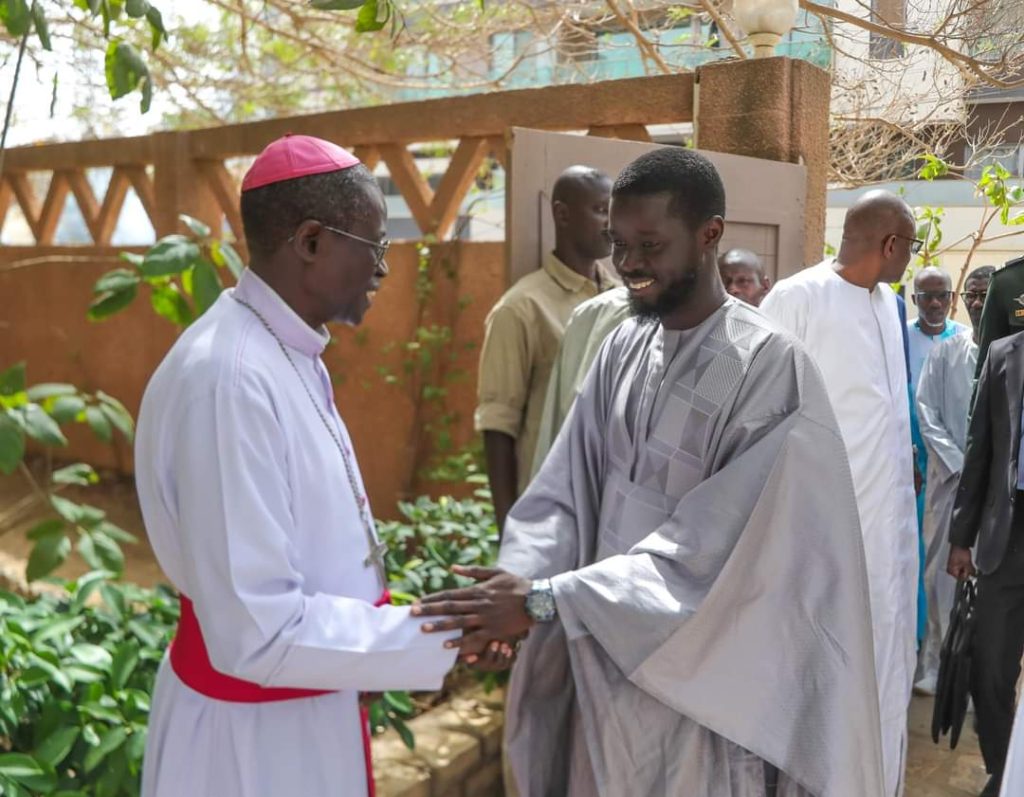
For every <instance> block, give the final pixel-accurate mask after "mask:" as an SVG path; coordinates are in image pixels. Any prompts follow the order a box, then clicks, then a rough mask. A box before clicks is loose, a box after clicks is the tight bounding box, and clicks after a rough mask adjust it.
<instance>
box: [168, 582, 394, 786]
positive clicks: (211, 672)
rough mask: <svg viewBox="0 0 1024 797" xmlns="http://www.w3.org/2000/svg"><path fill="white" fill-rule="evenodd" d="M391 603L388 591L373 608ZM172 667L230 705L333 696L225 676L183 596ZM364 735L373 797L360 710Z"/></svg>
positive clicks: (369, 779) (365, 717) (365, 719)
mask: <svg viewBox="0 0 1024 797" xmlns="http://www.w3.org/2000/svg"><path fill="white" fill-rule="evenodd" d="M388 603H391V594H390V593H389V592H387V591H386V590H385V592H384V594H383V595H381V597H380V599H379V600H378V601H377V602H376V603H375V604H374V606H384V605H385V604H388ZM170 650H171V667H172V668H173V669H174V672H175V674H176V675H177V676H178V678H180V679H181V681H182V683H184V684H185V685H186V686H188V687H189V688H190V689H192V690H194V691H196V692H199V694H201V695H206V697H209V698H213V699H214V700H224V701H226V702H228V703H274V702H277V701H279V700H299V699H301V698H304V697H317V696H319V695H327V694H330V693H331V692H332V691H333V690H330V689H287V688H282V687H266V686H260V685H259V684H254V683H252V682H251V681H243V680H242V679H241V678H234V677H232V676H230V675H225V674H224V673H222V672H218V671H217V670H215V669H214V668H213V664H211V663H210V655H209V653H208V652H207V650H206V642H205V640H204V639H203V632H202V629H200V627H199V620H198V619H197V618H196V612H195V608H194V607H193V605H192V601H190V600H189V599H188V598H186V597H185V596H184V595H182V596H181V618H180V619H179V620H178V630H177V633H176V634H175V635H174V639H173V640H172V642H171V648H170ZM360 716H361V722H360V726H361V727H362V732H363V753H364V755H365V757H366V783H367V787H368V789H369V797H374V782H373V759H372V757H371V755H370V720H369V712H368V711H367V710H366V709H365V708H361V709H360Z"/></svg>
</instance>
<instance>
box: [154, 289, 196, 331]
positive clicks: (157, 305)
mask: <svg viewBox="0 0 1024 797" xmlns="http://www.w3.org/2000/svg"><path fill="white" fill-rule="evenodd" d="M149 298H150V301H151V302H152V304H153V310H154V311H155V312H156V314H157V315H159V316H161V317H162V318H166V319H167V320H168V321H170V322H171V323H172V324H175V325H176V326H179V327H187V326H188V325H189V324H191V323H192V318H193V317H192V308H191V307H189V306H188V301H187V300H186V299H185V297H184V296H182V295H181V292H180V291H179V290H178V287H177V286H176V285H168V286H165V287H161V288H154V289H153V293H152V294H151V296H150V297H149Z"/></svg>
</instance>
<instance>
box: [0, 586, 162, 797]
mask: <svg viewBox="0 0 1024 797" xmlns="http://www.w3.org/2000/svg"><path fill="white" fill-rule="evenodd" d="M108 576H109V574H108V573H104V572H92V573H89V574H87V575H85V576H82V577H81V578H80V579H78V580H77V581H72V582H68V583H67V585H66V589H65V592H64V593H63V594H60V595H54V594H50V593H44V594H43V595H42V596H41V597H39V598H37V599H34V600H32V601H26V600H23V599H22V598H20V597H18V596H17V595H13V594H10V593H4V592H0V747H2V749H3V750H4V752H2V753H0V794H3V795H5V796H6V797H27V795H30V794H32V795H35V794H43V795H49V794H52V795H60V797H87V796H94V797H115V796H116V797H120V795H137V794H138V793H139V773H140V769H141V765H142V754H143V750H144V748H145V743H146V722H147V719H148V717H149V704H150V695H151V694H152V691H153V682H154V679H155V677H156V671H157V667H158V666H159V663H160V660H161V659H162V657H163V653H164V649H165V648H166V646H167V642H168V641H169V639H170V637H171V635H172V633H173V629H174V627H175V625H176V624H177V619H178V601H177V599H176V598H175V596H174V595H173V594H172V593H171V592H170V591H169V590H167V589H164V588H158V589H155V590H146V589H141V588H139V587H136V586H132V585H119V584H113V583H111V582H110V581H108V580H107V577H108ZM98 597H102V601H100V600H97V598H98Z"/></svg>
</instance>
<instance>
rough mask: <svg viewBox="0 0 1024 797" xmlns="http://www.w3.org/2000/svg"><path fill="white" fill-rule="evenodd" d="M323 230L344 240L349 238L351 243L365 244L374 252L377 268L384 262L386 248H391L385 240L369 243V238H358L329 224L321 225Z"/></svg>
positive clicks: (389, 243)
mask: <svg viewBox="0 0 1024 797" xmlns="http://www.w3.org/2000/svg"><path fill="white" fill-rule="evenodd" d="M322 226H323V228H324V229H325V230H328V231H330V232H333V233H334V234H335V235H343V236H345V237H346V238H351V239H352V240H353V241H359V243H361V244H366V245H367V246H369V247H370V248H372V249H373V250H374V253H375V255H376V258H377V259H376V260H375V261H374V263H373V264H374V265H375V266H379V265H380V264H381V263H382V262H384V256H385V255H386V254H387V253H388V248H389V247H390V246H391V241H389V240H388V239H387V238H385V239H384V240H383V241H379V242H378V241H371V240H370V239H369V238H360V237H359V236H358V235H353V234H352V233H350V232H348V231H347V230H339V229H338V228H337V227H332V226H330V225H329V224H324V225H322Z"/></svg>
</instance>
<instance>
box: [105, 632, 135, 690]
mask: <svg viewBox="0 0 1024 797" xmlns="http://www.w3.org/2000/svg"><path fill="white" fill-rule="evenodd" d="M138 663H139V644H138V643H137V642H136V641H135V640H132V639H129V640H126V641H124V642H122V643H121V644H120V645H118V646H117V650H115V651H114V661H113V664H112V665H111V667H110V680H111V681H112V682H113V684H114V688H115V689H124V688H125V686H127V684H128V679H129V678H131V675H132V673H133V672H135V668H136V666H138Z"/></svg>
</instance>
